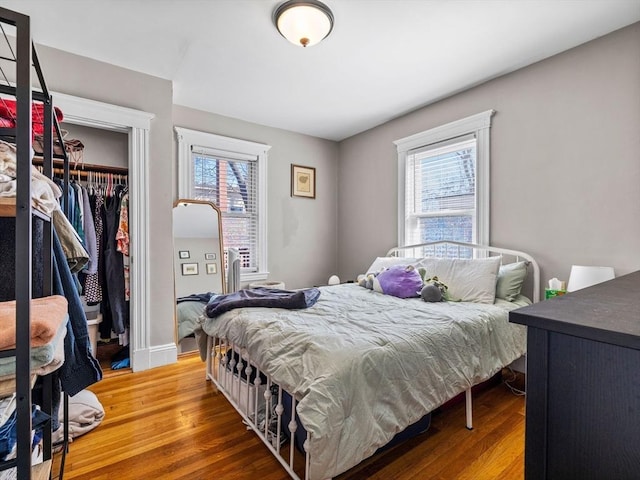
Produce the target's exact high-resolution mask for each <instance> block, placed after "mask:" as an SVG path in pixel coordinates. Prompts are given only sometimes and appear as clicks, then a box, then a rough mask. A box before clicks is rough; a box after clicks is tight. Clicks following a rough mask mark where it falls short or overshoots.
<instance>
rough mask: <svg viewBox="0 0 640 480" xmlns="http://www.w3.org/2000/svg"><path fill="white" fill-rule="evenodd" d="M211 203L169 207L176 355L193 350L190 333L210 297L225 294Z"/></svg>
mask: <svg viewBox="0 0 640 480" xmlns="http://www.w3.org/2000/svg"><path fill="white" fill-rule="evenodd" d="M221 218H222V217H221V214H220V210H219V209H218V207H216V206H215V205H214V204H213V203H211V202H205V201H201V200H187V199H180V200H178V201H176V202H175V203H174V206H173V252H174V255H173V258H174V260H173V265H174V285H175V296H176V315H175V318H176V331H177V337H176V338H177V343H178V352H179V353H184V352H187V351H191V350H194V349H195V348H196V345H195V340H194V339H193V336H194V335H193V334H194V330H195V327H196V325H197V319H198V317H199V316H200V315H202V314H203V312H204V307H205V306H206V304H207V301H208V299H209V298H210V296H211V294H221V293H225V292H226V288H225V287H226V284H225V271H224V265H225V262H224V250H223V245H222V222H221Z"/></svg>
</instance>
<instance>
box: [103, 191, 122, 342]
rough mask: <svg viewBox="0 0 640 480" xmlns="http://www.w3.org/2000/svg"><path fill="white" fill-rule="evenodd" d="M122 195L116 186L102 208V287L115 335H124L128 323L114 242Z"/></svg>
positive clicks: (120, 268) (120, 265) (119, 263)
mask: <svg viewBox="0 0 640 480" xmlns="http://www.w3.org/2000/svg"><path fill="white" fill-rule="evenodd" d="M123 194H124V187H123V186H122V185H116V187H115V188H114V194H113V196H111V197H107V198H106V200H105V203H104V208H103V211H104V266H105V270H104V272H105V282H104V286H106V290H107V300H108V301H107V306H108V311H109V313H110V314H111V329H112V330H113V331H114V332H115V333H117V334H122V333H124V332H125V329H126V327H127V326H128V323H129V318H128V317H129V307H128V305H127V302H126V299H125V287H124V259H123V255H122V252H119V251H118V245H117V240H116V235H117V234H118V229H119V225H120V201H121V200H122V195H123ZM103 323H104V320H103ZM101 326H102V324H101ZM101 331H102V329H101Z"/></svg>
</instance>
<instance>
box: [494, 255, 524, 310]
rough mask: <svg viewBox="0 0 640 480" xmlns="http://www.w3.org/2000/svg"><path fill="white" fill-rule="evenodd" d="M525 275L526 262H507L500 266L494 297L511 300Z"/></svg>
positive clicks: (520, 286)
mask: <svg viewBox="0 0 640 480" xmlns="http://www.w3.org/2000/svg"><path fill="white" fill-rule="evenodd" d="M526 277H527V262H515V263H507V264H506V265H502V266H500V270H499V271H498V283H497V284H496V298H502V299H503V300H508V301H509V302H513V301H514V300H515V299H516V297H517V296H518V295H520V291H521V290H522V284H523V283H524V279H525V278H526Z"/></svg>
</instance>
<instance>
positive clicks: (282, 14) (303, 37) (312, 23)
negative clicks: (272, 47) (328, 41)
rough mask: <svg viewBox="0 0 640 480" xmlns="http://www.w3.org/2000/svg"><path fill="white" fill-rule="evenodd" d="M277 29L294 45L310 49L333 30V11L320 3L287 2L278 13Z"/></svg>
mask: <svg viewBox="0 0 640 480" xmlns="http://www.w3.org/2000/svg"><path fill="white" fill-rule="evenodd" d="M275 23H276V27H277V28H278V31H279V32H280V33H281V34H282V36H283V37H284V38H286V39H287V40H289V41H290V42H291V43H293V44H294V45H298V46H302V47H310V46H312V45H315V44H316V43H319V42H320V41H322V39H324V38H325V37H326V36H327V35H329V32H331V29H332V28H333V15H332V14H331V11H330V10H329V9H328V8H327V7H326V6H325V5H324V4H322V3H320V2H315V1H314V2H308V1H307V2H304V1H301V2H287V3H285V4H283V5H282V6H281V8H280V9H278V11H277V12H276V18H275Z"/></svg>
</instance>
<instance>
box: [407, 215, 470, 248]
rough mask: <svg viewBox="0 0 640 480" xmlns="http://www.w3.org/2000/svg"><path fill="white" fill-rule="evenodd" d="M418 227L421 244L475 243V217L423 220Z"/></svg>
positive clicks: (430, 218) (428, 218)
mask: <svg viewBox="0 0 640 480" xmlns="http://www.w3.org/2000/svg"><path fill="white" fill-rule="evenodd" d="M418 225H419V229H420V242H419V243H425V242H435V241H438V240H456V241H458V242H472V241H473V217H472V216H471V215H465V216H449V217H427V218H421V219H420V220H419V221H418Z"/></svg>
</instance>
